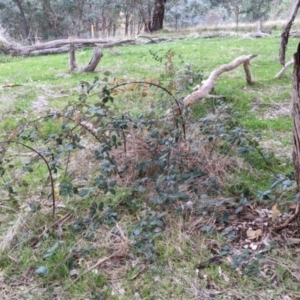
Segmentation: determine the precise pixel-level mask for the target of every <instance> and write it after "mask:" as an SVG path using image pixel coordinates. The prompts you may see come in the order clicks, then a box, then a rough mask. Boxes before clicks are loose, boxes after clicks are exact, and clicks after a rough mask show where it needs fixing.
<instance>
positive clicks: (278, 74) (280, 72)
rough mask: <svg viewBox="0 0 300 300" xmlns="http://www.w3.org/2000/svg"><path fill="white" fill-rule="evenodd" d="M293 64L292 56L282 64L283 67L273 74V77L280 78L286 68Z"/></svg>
mask: <svg viewBox="0 0 300 300" xmlns="http://www.w3.org/2000/svg"><path fill="white" fill-rule="evenodd" d="M293 64H294V59H293V58H292V59H291V60H290V61H288V62H287V63H286V64H285V65H284V67H283V68H282V69H281V70H280V71H279V72H278V73H277V74H276V75H275V77H274V78H280V77H281V76H282V75H283V74H284V73H285V72H286V70H287V69H288V68H289V67H290V66H291V65H293Z"/></svg>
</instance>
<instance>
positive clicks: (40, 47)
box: [9, 39, 136, 56]
mask: <svg viewBox="0 0 300 300" xmlns="http://www.w3.org/2000/svg"><path fill="white" fill-rule="evenodd" d="M134 43H136V40H132V39H126V40H119V41H113V40H103V39H64V40H55V41H51V42H46V43H41V44H36V45H31V46H25V47H16V48H11V49H9V54H11V55H14V56H18V55H24V56H30V55H40V54H54V53H62V52H68V51H69V45H70V44H74V45H75V46H76V47H82V46H93V47H95V46H101V48H110V47H114V46H118V45H123V44H126V45H128V44H134Z"/></svg>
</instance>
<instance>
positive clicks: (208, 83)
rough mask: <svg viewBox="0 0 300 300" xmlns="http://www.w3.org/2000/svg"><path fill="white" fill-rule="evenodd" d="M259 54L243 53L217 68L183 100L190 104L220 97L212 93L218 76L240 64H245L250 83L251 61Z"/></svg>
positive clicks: (247, 78) (185, 103)
mask: <svg viewBox="0 0 300 300" xmlns="http://www.w3.org/2000/svg"><path fill="white" fill-rule="evenodd" d="M256 56H257V55H252V54H251V55H243V56H240V57H238V58H236V59H235V60H233V61H232V62H230V63H228V64H225V65H222V66H220V67H219V68H217V69H215V70H214V71H213V72H212V73H211V74H210V75H209V77H208V79H207V80H205V81H203V82H202V83H201V85H200V86H198V87H197V88H198V89H197V90H196V91H195V92H193V93H191V94H189V95H188V96H186V97H185V98H184V100H183V102H184V105H186V106H189V105H191V104H194V103H196V102H197V101H198V100H201V99H204V98H220V96H214V95H210V94H209V93H210V91H211V90H212V89H213V87H214V86H215V85H216V82H217V79H218V77H219V76H220V75H221V74H222V73H224V72H228V71H231V70H233V69H235V68H237V67H238V66H239V65H241V64H244V69H245V72H246V80H247V82H248V83H249V82H250V83H252V80H251V74H250V69H249V62H250V60H251V59H253V58H254V57H256Z"/></svg>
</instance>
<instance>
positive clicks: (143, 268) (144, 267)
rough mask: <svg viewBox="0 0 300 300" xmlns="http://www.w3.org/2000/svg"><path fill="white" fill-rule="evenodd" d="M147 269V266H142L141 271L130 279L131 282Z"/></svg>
mask: <svg viewBox="0 0 300 300" xmlns="http://www.w3.org/2000/svg"><path fill="white" fill-rule="evenodd" d="M146 269H147V266H145V265H143V267H142V269H141V270H140V271H138V272H137V273H136V274H135V275H134V276H132V277H131V278H130V280H131V281H133V280H134V279H136V278H137V277H138V276H139V275H140V274H142V273H143V272H144V271H145V270H146Z"/></svg>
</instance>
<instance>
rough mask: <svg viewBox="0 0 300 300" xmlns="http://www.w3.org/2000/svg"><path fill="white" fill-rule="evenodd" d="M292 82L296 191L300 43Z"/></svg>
mask: <svg viewBox="0 0 300 300" xmlns="http://www.w3.org/2000/svg"><path fill="white" fill-rule="evenodd" d="M294 61H295V63H294V84H293V94H292V99H293V111H292V116H293V123H294V131H293V135H294V149H293V163H294V169H295V178H296V182H297V188H298V192H299V191H300V88H299V87H300V43H299V46H298V50H297V53H295V55H294Z"/></svg>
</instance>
